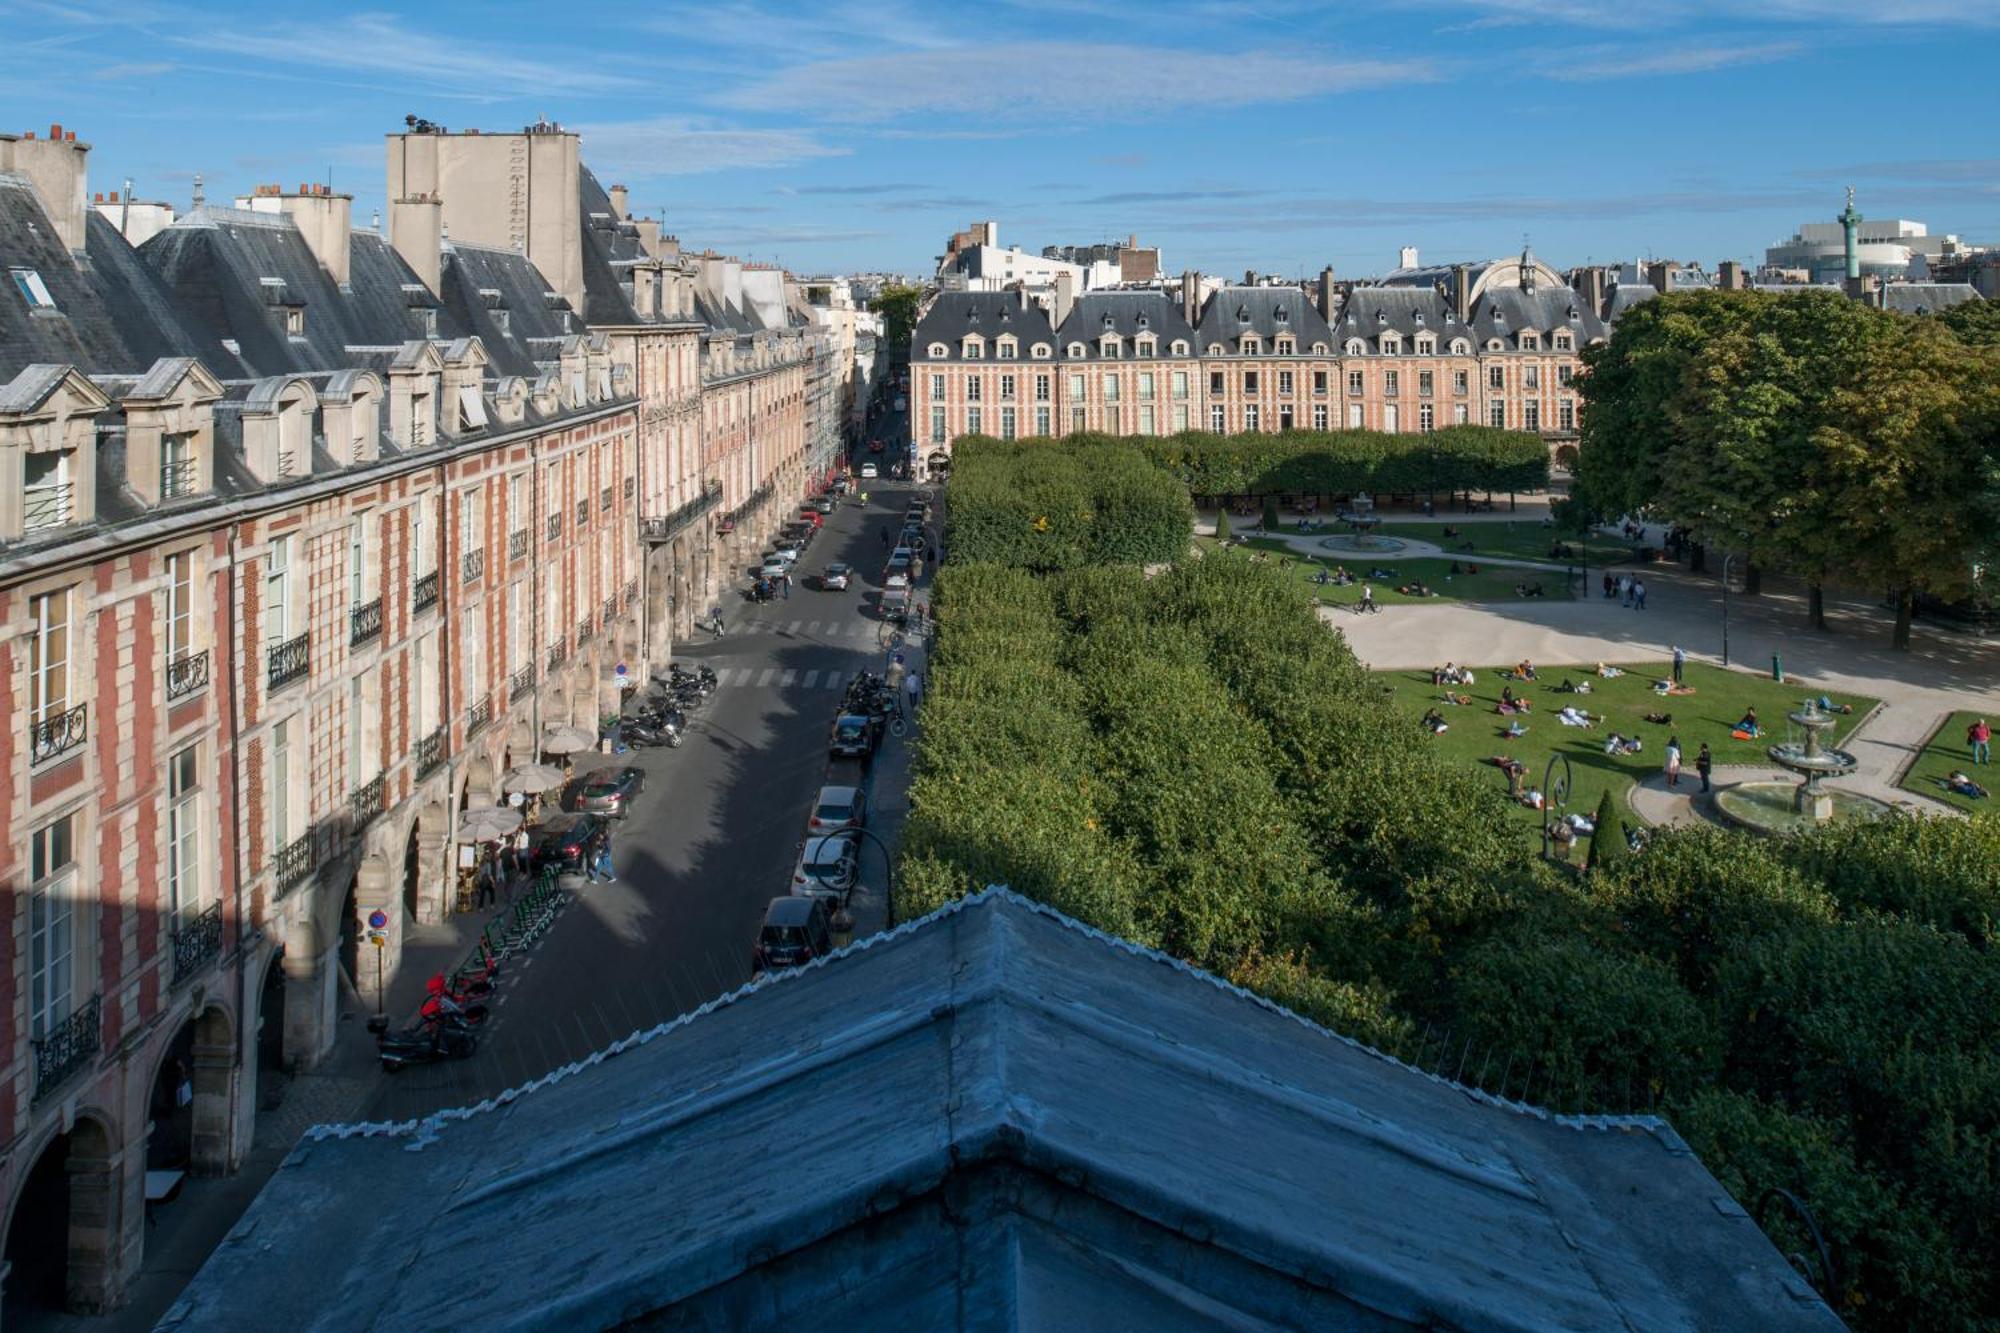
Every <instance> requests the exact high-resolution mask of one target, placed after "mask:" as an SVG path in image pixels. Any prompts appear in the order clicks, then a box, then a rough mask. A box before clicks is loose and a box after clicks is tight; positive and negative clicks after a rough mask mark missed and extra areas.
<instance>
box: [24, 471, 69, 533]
mask: <svg viewBox="0 0 2000 1333" xmlns="http://www.w3.org/2000/svg"><path fill="white" fill-rule="evenodd" d="M75 512H76V484H75V483H74V482H68V481H62V482H57V483H55V484H54V485H51V486H30V487H28V488H27V489H26V490H25V491H23V492H22V493H21V530H22V531H23V532H40V531H42V530H43V529H45V528H59V527H61V526H63V525H64V524H65V523H68V522H69V521H70V517H71V515H72V514H74V513H75Z"/></svg>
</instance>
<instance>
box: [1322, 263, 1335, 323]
mask: <svg viewBox="0 0 2000 1333" xmlns="http://www.w3.org/2000/svg"><path fill="white" fill-rule="evenodd" d="M1338 296H1339V294H1338V293H1337V292H1335V291H1334V289H1333V265H1331V264H1328V265H1327V266H1326V267H1325V268H1323V269H1321V270H1320V271H1319V316H1320V318H1321V319H1323V320H1325V321H1326V322H1327V323H1328V324H1329V325H1330V324H1332V323H1333V318H1334V314H1335V311H1336V309H1337V302H1338Z"/></svg>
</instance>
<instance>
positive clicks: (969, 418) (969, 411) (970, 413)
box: [965, 407, 981, 435]
mask: <svg viewBox="0 0 2000 1333" xmlns="http://www.w3.org/2000/svg"><path fill="white" fill-rule="evenodd" d="M980 425H981V422H980V411H979V409H978V408H976V407H968V408H966V409H965V433H966V434H968V435H977V434H979V427H980Z"/></svg>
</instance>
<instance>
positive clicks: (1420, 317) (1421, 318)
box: [1416, 310, 1424, 324]
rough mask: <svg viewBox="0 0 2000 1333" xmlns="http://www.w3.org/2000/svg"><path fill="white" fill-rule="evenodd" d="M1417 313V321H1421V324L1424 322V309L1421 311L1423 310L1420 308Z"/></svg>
mask: <svg viewBox="0 0 2000 1333" xmlns="http://www.w3.org/2000/svg"><path fill="white" fill-rule="evenodd" d="M1416 314H1417V323H1419V324H1421V323H1423V322H1424V312H1423V311H1421V310H1419V311H1417V312H1416Z"/></svg>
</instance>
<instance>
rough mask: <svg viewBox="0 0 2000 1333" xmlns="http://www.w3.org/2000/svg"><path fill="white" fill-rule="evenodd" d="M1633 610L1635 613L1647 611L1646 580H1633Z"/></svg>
mask: <svg viewBox="0 0 2000 1333" xmlns="http://www.w3.org/2000/svg"><path fill="white" fill-rule="evenodd" d="M1632 609H1633V610H1634V611H1644V610H1645V609H1646V580H1644V579H1633V580H1632Z"/></svg>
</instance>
